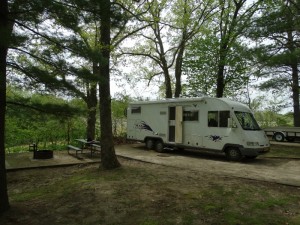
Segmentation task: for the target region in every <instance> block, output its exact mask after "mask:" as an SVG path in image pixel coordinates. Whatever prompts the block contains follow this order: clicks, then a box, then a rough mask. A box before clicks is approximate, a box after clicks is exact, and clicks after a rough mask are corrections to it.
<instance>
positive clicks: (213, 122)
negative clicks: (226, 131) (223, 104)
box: [208, 111, 230, 127]
mask: <svg viewBox="0 0 300 225" xmlns="http://www.w3.org/2000/svg"><path fill="white" fill-rule="evenodd" d="M228 118H230V112H229V111H209V112H208V126H209V127H227V126H228Z"/></svg>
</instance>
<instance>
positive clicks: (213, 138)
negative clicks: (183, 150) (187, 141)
mask: <svg viewBox="0 0 300 225" xmlns="http://www.w3.org/2000/svg"><path fill="white" fill-rule="evenodd" d="M205 137H206V138H208V139H209V140H211V141H214V142H219V141H222V139H223V138H224V137H228V136H224V137H221V136H219V135H209V136H205Z"/></svg>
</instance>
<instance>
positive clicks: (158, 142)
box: [155, 141, 165, 152]
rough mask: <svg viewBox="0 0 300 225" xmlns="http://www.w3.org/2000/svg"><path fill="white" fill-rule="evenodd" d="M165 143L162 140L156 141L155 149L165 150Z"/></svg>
mask: <svg viewBox="0 0 300 225" xmlns="http://www.w3.org/2000/svg"><path fill="white" fill-rule="evenodd" d="M164 147H165V146H164V143H163V142H162V141H156V142H155V151H157V152H164Z"/></svg>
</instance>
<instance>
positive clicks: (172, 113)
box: [169, 106, 183, 144]
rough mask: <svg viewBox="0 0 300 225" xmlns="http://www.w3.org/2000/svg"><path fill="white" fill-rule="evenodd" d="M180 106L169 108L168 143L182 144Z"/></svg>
mask: <svg viewBox="0 0 300 225" xmlns="http://www.w3.org/2000/svg"><path fill="white" fill-rule="evenodd" d="M182 114H183V113H182V106H171V107H169V142H175V143H179V144H180V143H182V116H183V115H182Z"/></svg>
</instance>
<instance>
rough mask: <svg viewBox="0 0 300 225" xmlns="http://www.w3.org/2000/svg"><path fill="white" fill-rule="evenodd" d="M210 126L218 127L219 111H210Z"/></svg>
mask: <svg viewBox="0 0 300 225" xmlns="http://www.w3.org/2000/svg"><path fill="white" fill-rule="evenodd" d="M208 126H209V127H218V111H209V112H208Z"/></svg>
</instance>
